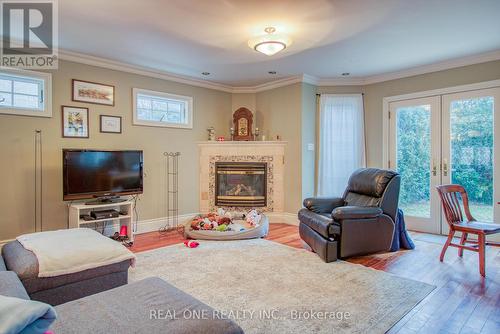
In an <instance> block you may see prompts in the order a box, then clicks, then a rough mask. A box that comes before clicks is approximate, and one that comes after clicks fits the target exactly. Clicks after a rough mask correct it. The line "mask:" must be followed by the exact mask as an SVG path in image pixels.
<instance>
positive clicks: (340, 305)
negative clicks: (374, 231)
mask: <svg viewBox="0 0 500 334" xmlns="http://www.w3.org/2000/svg"><path fill="white" fill-rule="evenodd" d="M151 276H158V277H161V278H163V279H164V280H166V281H168V282H170V283H171V284H173V285H175V286H176V287H178V288H180V289H181V290H183V291H185V292H187V293H189V294H191V295H192V296H194V297H196V298H198V299H199V300H201V301H203V302H204V303H206V304H208V305H210V306H211V307H213V308H214V309H216V310H218V311H219V312H220V314H221V315H223V316H224V317H225V318H228V319H232V320H234V321H235V322H236V323H238V324H239V325H240V326H241V327H242V328H243V330H244V331H245V333H385V332H386V331H387V330H389V329H390V328H391V327H392V326H393V325H394V324H395V323H396V322H397V321H398V320H400V319H401V318H402V317H403V316H404V315H405V314H406V313H407V312H408V311H410V310H411V309H412V308H413V307H414V306H415V305H417V304H418V303H419V302H420V301H421V300H422V299H424V298H425V296H427V295H428V294H429V293H430V292H431V291H432V290H433V289H434V286H431V285H429V284H426V283H422V282H417V281H413V280H410V279H405V278H401V277H397V276H394V275H391V274H388V273H385V272H382V271H378V270H374V269H370V268H366V267H363V266H361V265H357V264H351V263H348V262H344V261H337V262H333V263H324V262H323V261H321V260H320V259H319V257H318V256H317V255H315V254H313V253H311V252H308V251H305V250H301V249H295V248H291V247H288V246H285V245H281V244H278V243H275V242H272V241H268V240H264V239H254V240H241V241H201V242H200V246H199V247H198V248H193V249H191V248H186V247H185V246H184V245H182V244H179V245H174V246H169V247H164V248H159V249H156V250H152V251H148V252H143V253H139V254H137V264H136V267H135V268H133V269H131V271H130V278H129V280H130V281H137V280H140V279H143V278H146V277H151Z"/></svg>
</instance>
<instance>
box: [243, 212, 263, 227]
mask: <svg viewBox="0 0 500 334" xmlns="http://www.w3.org/2000/svg"><path fill="white" fill-rule="evenodd" d="M261 218H262V215H261V214H259V213H258V212H257V210H252V211H250V212H249V213H248V214H247V215H246V221H247V223H249V224H250V225H251V226H259V223H260V219H261Z"/></svg>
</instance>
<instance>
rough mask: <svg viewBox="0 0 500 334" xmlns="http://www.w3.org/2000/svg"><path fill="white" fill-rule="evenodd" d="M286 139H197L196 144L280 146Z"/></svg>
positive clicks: (283, 145)
mask: <svg viewBox="0 0 500 334" xmlns="http://www.w3.org/2000/svg"><path fill="white" fill-rule="evenodd" d="M286 144H287V142H286V141H281V140H279V141H230V140H228V141H199V142H198V146H200V147H201V146H224V147H227V146H282V147H285V146H286Z"/></svg>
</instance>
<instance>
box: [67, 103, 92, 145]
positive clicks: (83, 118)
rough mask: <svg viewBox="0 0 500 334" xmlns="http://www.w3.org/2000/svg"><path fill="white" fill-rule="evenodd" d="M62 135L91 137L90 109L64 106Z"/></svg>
mask: <svg viewBox="0 0 500 334" xmlns="http://www.w3.org/2000/svg"><path fill="white" fill-rule="evenodd" d="M62 136H63V137H64V138H89V109H88V108H80V107H71V106H62Z"/></svg>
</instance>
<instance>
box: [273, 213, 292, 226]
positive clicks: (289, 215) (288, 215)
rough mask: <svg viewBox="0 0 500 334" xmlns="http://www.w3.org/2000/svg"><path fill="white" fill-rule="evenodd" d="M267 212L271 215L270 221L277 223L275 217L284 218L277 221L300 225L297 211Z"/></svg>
mask: <svg viewBox="0 0 500 334" xmlns="http://www.w3.org/2000/svg"><path fill="white" fill-rule="evenodd" d="M265 214H266V216H268V217H269V219H270V223H275V221H273V220H274V219H273V218H277V219H279V220H282V221H279V222H276V223H285V224H289V225H294V226H299V219H298V218H297V214H296V213H290V212H266V213H265Z"/></svg>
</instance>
